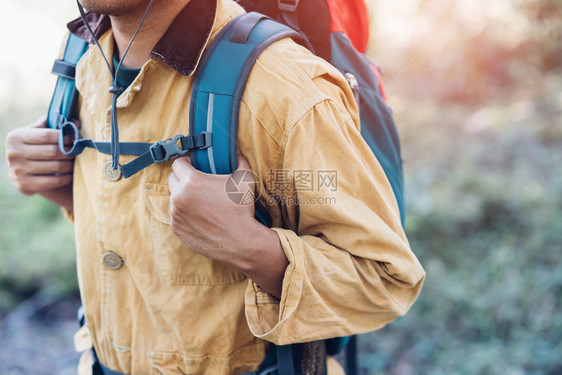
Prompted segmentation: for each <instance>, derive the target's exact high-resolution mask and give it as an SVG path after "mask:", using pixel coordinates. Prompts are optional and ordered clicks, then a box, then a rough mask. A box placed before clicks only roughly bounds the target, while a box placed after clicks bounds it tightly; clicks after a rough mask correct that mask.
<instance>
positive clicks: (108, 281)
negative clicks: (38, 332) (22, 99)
mask: <svg viewBox="0 0 562 375" xmlns="http://www.w3.org/2000/svg"><path fill="white" fill-rule="evenodd" d="M241 12H243V10H242V9H241V8H240V7H239V6H238V5H237V4H235V3H234V2H233V1H231V0H192V1H191V2H190V3H189V5H187V7H186V8H185V9H184V10H183V11H182V12H181V13H180V14H179V15H178V17H177V19H176V20H175V21H174V23H173V24H172V25H171V26H170V28H169V30H168V31H167V32H166V34H165V35H164V37H163V38H162V39H161V40H160V42H159V43H158V44H157V45H156V47H155V48H154V50H153V52H152V55H151V58H150V59H149V60H148V61H147V62H146V63H145V64H144V66H143V67H142V69H141V71H140V73H139V75H138V76H137V78H136V79H135V80H134V81H133V83H132V84H131V85H130V86H129V87H128V88H127V89H126V90H125V92H123V93H122V94H121V96H120V97H119V99H118V101H117V107H118V109H117V114H118V118H119V132H120V140H121V141H123V142H156V141H160V140H163V139H166V138H168V137H172V136H174V135H176V134H186V133H187V132H188V129H189V123H188V122H189V103H190V93H191V86H192V80H193V72H194V71H195V70H196V69H197V66H198V63H199V60H200V58H201V55H202V54H203V52H204V49H205V47H206V46H207V45H208V43H209V41H211V40H212V39H213V37H214V36H215V35H216V34H217V32H218V31H219V30H220V29H221V28H222V27H223V26H224V25H225V24H226V23H227V22H228V21H229V20H231V19H232V18H234V17H235V16H236V15H238V14H240V13H241ZM88 17H89V19H90V21H91V23H92V26H93V29H94V32H95V33H96V34H97V35H98V36H99V37H100V43H101V46H102V48H103V50H104V52H105V54H106V55H107V56H112V55H113V47H114V41H113V34H112V31H111V27H110V23H109V19H108V18H107V17H105V16H99V15H95V14H90V15H89V16H88ZM69 28H70V30H71V32H73V33H75V34H77V35H81V36H84V37H85V38H88V39H89V37H88V36H87V34H86V33H85V29H84V27H83V25H82V23H81V22H80V21H78V20H77V21H74V22H71V23H70V24H69ZM109 82H110V77H109V72H108V71H107V68H106V66H105V65H104V62H103V60H102V57H101V54H100V52H99V51H98V49H97V48H90V49H89V50H88V52H87V53H86V54H85V55H84V56H83V58H82V59H81V60H80V62H79V64H78V66H77V75H76V85H77V88H78V90H79V92H80V101H79V105H80V112H79V115H80V120H81V123H82V130H81V131H82V135H83V136H84V137H86V138H93V139H95V140H97V141H106V142H107V141H109V140H110V110H109V108H110V104H111V94H110V93H109V92H108V87H109ZM357 112H358V110H357V106H356V103H355V101H354V97H353V93H352V92H351V91H350V89H349V86H348V84H347V82H346V81H345V80H344V78H343V77H342V75H341V74H340V73H339V72H338V71H337V70H336V69H334V68H333V67H332V66H330V65H329V64H327V63H326V62H325V61H323V60H322V59H320V58H317V57H315V56H313V55H312V54H310V53H309V52H308V51H307V50H305V49H304V48H302V47H300V46H298V45H297V44H295V43H294V42H292V41H291V40H283V41H280V42H277V43H275V44H274V45H272V46H271V47H270V48H268V49H267V50H266V51H265V52H264V53H263V54H262V55H261V56H260V57H259V59H258V60H257V62H256V64H255V67H254V69H253V71H252V73H251V75H250V78H249V81H248V84H247V87H246V90H245V93H244V96H243V98H242V103H241V108H240V129H239V135H238V142H239V153H240V154H242V155H243V156H244V157H246V158H247V159H248V161H249V163H250V165H251V168H252V170H253V172H254V173H255V174H256V176H257V178H258V190H259V193H260V199H261V202H262V203H263V204H264V206H265V207H266V208H267V209H268V210H269V212H270V214H271V216H272V218H273V228H274V230H275V231H276V232H277V234H278V235H279V239H280V241H281V244H282V246H283V249H284V251H285V254H286V256H287V258H288V260H289V266H288V268H287V270H286V273H285V277H284V282H283V290H282V298H281V300H278V299H276V298H274V297H272V296H271V295H269V294H267V293H266V292H264V291H262V290H261V289H260V288H259V287H258V286H257V285H256V284H255V283H253V282H252V281H251V280H249V279H248V278H247V277H246V276H245V275H244V274H242V273H240V272H239V271H238V270H236V269H234V268H231V267H229V266H226V265H224V264H220V263H218V262H216V261H213V260H210V259H207V258H205V257H202V256H200V255H198V254H196V253H194V252H191V251H190V250H189V249H188V248H186V247H185V246H184V245H183V244H182V242H180V240H179V239H178V238H176V237H175V235H174V234H173V233H172V232H171V231H170V226H169V223H170V219H169V218H170V212H169V190H168V183H167V180H168V176H169V174H170V171H171V163H162V164H157V165H152V166H150V167H148V168H147V169H145V170H143V171H141V172H139V173H138V174H136V175H134V176H132V177H131V178H128V179H124V178H119V176H115V175H112V174H111V173H108V170H107V166H108V163H109V162H110V156H108V155H104V154H99V153H97V152H96V151H94V150H92V149H86V150H85V151H84V152H83V153H82V154H81V155H79V156H78V157H77V158H76V162H75V167H74V192H73V196H74V212H73V216H74V227H75V233H76V247H77V264H78V279H79V285H80V291H81V297H82V301H83V304H84V307H85V311H86V319H87V327H86V328H84V329H83V330H82V331H80V333H79V334H78V336H77V337H78V338H79V339H80V340H78V348H79V349H80V350H86V349H87V348H88V346H89V344H88V343H90V342H91V343H93V345H94V347H95V349H96V352H97V354H98V356H99V359H100V361H101V362H102V363H103V364H104V365H105V366H107V367H109V368H111V369H113V370H116V371H119V372H122V373H127V374H160V373H163V374H213V375H221V374H225V375H226V374H240V373H244V372H247V371H252V370H256V369H257V368H258V366H259V364H260V362H261V361H262V359H263V357H264V353H265V350H266V346H267V345H266V343H267V342H273V343H276V344H288V343H294V342H307V341H313V340H319V339H324V338H328V337H334V336H347V335H350V334H356V333H362V332H367V331H372V330H375V329H378V328H380V327H382V326H384V325H385V324H387V323H389V322H390V321H392V320H394V319H395V318H397V317H399V316H401V315H404V314H405V313H406V311H407V310H408V309H409V307H410V306H411V305H412V303H413V302H414V300H415V299H416V297H417V296H418V294H419V292H420V288H421V285H422V282H423V279H424V276H425V274H424V271H423V269H422V267H421V266H420V264H419V262H418V260H417V259H416V257H415V256H414V254H413V253H412V251H411V250H410V247H409V245H408V241H407V239H406V236H405V234H404V232H403V230H402V227H401V225H400V217H399V212H398V207H397V203H396V201H395V198H394V195H393V192H392V189H391V187H390V185H389V183H388V181H387V179H386V177H385V175H384V173H383V170H382V169H381V166H380V165H379V163H378V162H377V160H376V158H375V157H374V156H373V154H372V152H371V151H370V150H369V147H368V146H367V144H366V143H365V142H364V141H363V139H362V138H361V135H360V133H359V121H358V117H357ZM132 158H133V157H132V156H124V155H122V156H121V159H120V160H121V163H122V164H124V163H126V162H128V161H130V160H132ZM299 176H300V177H299ZM303 176H304V177H303ZM274 195H275V199H272V197H274ZM279 197H283V199H282V200H281V201H280V200H279ZM249 241H251V239H249ZM84 343H86V344H84ZM84 358H86V359H84V361H87V357H84ZM331 371H332V370H331Z"/></svg>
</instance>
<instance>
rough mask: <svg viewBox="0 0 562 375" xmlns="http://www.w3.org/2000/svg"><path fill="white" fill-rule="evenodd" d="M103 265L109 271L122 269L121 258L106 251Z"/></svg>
mask: <svg viewBox="0 0 562 375" xmlns="http://www.w3.org/2000/svg"><path fill="white" fill-rule="evenodd" d="M103 264H105V266H106V267H107V268H109V269H110V270H118V269H119V268H121V267H123V258H121V257H120V256H119V255H117V254H115V253H114V252H113V251H108V252H107V253H105V254H103Z"/></svg>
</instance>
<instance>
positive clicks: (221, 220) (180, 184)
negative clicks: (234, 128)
mask: <svg viewBox="0 0 562 375" xmlns="http://www.w3.org/2000/svg"><path fill="white" fill-rule="evenodd" d="M244 170H250V165H249V164H248V162H247V161H246V159H244V158H242V157H240V158H239V159H238V170H237V171H236V172H235V173H241V172H242V171H244ZM229 178H231V175H212V174H207V173H203V172H200V171H198V170H196V169H195V168H193V166H192V165H191V160H190V158H189V157H184V158H179V159H177V160H176V161H174V163H173V164H172V173H171V174H170V177H169V180H168V184H169V187H170V214H171V218H170V227H171V230H172V232H173V233H174V234H175V235H176V236H177V237H178V238H179V239H180V240H181V241H182V242H183V243H184V244H185V245H186V246H187V247H188V248H189V249H190V250H192V251H195V252H196V253H198V254H201V255H203V256H206V257H208V258H211V259H214V260H217V261H219V262H223V263H226V264H230V265H232V266H234V267H236V268H238V269H239V270H240V271H242V272H243V273H245V274H246V275H247V276H248V277H250V278H251V279H252V280H254V281H255V282H256V283H257V284H259V285H260V286H261V287H262V288H263V289H265V290H267V291H268V292H269V293H271V294H273V295H275V296H276V297H280V296H281V286H282V282H283V275H284V272H285V269H286V267H287V264H288V261H287V258H286V257H285V253H284V252H283V249H282V247H281V244H280V242H279V238H278V237H277V234H276V233H275V232H274V231H272V230H271V229H269V228H267V227H266V226H264V225H262V224H260V223H259V222H258V221H257V220H255V219H254V204H253V201H252V202H242V203H237V202H235V201H234V200H233V199H231V197H229V196H228V194H227V191H226V185H227V181H228V179H229ZM237 188H238V190H237V192H238V194H239V195H242V196H249V194H253V190H252V189H253V184H250V183H248V182H244V181H241V182H240V183H239V185H238V186H237ZM245 203H249V204H245Z"/></svg>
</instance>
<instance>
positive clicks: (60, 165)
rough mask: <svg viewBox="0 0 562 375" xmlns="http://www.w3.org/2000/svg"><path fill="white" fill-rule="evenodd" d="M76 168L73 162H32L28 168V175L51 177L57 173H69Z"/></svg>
mask: <svg viewBox="0 0 562 375" xmlns="http://www.w3.org/2000/svg"><path fill="white" fill-rule="evenodd" d="M73 168H74V162H73V161H72V160H57V161H51V160H48V161H32V162H30V163H29V165H28V167H27V173H29V174H31V175H49V174H55V173H69V172H72V171H73Z"/></svg>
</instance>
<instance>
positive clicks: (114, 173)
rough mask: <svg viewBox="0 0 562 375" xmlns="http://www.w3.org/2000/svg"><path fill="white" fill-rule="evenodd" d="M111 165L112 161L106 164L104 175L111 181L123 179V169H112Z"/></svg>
mask: <svg viewBox="0 0 562 375" xmlns="http://www.w3.org/2000/svg"><path fill="white" fill-rule="evenodd" d="M111 164H112V163H111V161H108V162H107V163H105V166H104V167H103V173H104V174H105V178H107V179H108V180H109V181H117V180H119V179H120V178H121V169H119V168H117V169H113V168H111Z"/></svg>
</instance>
